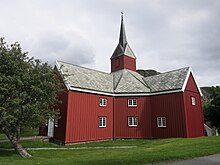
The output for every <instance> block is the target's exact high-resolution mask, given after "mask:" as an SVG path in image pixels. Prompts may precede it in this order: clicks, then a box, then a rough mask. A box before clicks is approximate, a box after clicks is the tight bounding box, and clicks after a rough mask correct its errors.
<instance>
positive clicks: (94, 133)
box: [65, 91, 113, 143]
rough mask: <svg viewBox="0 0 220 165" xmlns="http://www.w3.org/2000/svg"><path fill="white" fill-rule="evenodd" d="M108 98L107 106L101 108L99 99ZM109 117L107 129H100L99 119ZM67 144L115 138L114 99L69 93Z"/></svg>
mask: <svg viewBox="0 0 220 165" xmlns="http://www.w3.org/2000/svg"><path fill="white" fill-rule="evenodd" d="M100 98H106V99H107V106H106V107H100V106H99V99H100ZM102 116H103V117H107V127H105V128H100V127H99V125H98V124H99V117H102ZM66 130H67V131H66V141H65V143H72V142H83V141H92V140H102V139H111V138H112V137H113V99H112V97H108V96H102V95H95V94H88V93H81V92H74V91H70V92H69V97H68V112H67V126H66Z"/></svg>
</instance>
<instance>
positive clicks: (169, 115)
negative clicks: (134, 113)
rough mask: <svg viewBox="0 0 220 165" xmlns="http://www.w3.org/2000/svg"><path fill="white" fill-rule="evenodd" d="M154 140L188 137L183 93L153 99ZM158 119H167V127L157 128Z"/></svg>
mask: <svg viewBox="0 0 220 165" xmlns="http://www.w3.org/2000/svg"><path fill="white" fill-rule="evenodd" d="M151 108H152V116H151V117H152V133H153V137H154V138H168V137H186V127H185V119H184V116H185V115H184V102H183V93H182V92H180V93H173V94H164V95H156V96H152V97H151ZM157 117H166V127H157Z"/></svg>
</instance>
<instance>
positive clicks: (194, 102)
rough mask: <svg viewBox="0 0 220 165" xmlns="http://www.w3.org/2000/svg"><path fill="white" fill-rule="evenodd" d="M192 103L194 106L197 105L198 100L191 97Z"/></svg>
mask: <svg viewBox="0 0 220 165" xmlns="http://www.w3.org/2000/svg"><path fill="white" fill-rule="evenodd" d="M191 102H192V105H196V98H195V97H191Z"/></svg>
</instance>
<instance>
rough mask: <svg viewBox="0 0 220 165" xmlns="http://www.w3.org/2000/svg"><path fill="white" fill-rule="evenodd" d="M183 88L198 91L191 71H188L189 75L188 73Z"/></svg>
mask: <svg viewBox="0 0 220 165" xmlns="http://www.w3.org/2000/svg"><path fill="white" fill-rule="evenodd" d="M185 90H187V91H191V92H195V93H199V90H198V88H197V85H196V82H195V80H194V78H193V75H192V73H190V75H189V78H188V81H187V84H186V88H185Z"/></svg>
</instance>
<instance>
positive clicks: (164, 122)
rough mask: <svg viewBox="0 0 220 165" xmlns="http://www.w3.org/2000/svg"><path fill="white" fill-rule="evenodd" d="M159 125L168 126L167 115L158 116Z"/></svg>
mask: <svg viewBox="0 0 220 165" xmlns="http://www.w3.org/2000/svg"><path fill="white" fill-rule="evenodd" d="M157 127H167V123H166V117H158V118H157Z"/></svg>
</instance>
